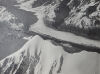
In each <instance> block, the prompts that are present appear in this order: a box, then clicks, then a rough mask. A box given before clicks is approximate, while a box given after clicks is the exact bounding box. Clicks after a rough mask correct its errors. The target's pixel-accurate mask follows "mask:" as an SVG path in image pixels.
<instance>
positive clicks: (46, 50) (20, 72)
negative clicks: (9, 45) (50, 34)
mask: <svg viewBox="0 0 100 74" xmlns="http://www.w3.org/2000/svg"><path fill="white" fill-rule="evenodd" d="M67 49H69V48H67V47H66V50H67ZM98 69H99V58H98V54H97V53H95V52H87V51H82V52H80V53H73V54H70V53H68V52H66V51H64V49H63V47H62V46H60V45H59V44H58V43H56V44H55V42H52V41H51V40H44V39H43V38H41V37H40V36H38V35H37V36H34V37H33V38H32V39H30V40H29V41H28V42H27V43H26V44H25V45H24V46H23V47H22V48H21V49H20V50H18V51H17V52H15V53H13V54H11V55H10V56H8V57H6V58H5V59H3V60H2V61H0V74H99V73H98V71H99V70H98Z"/></svg>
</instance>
